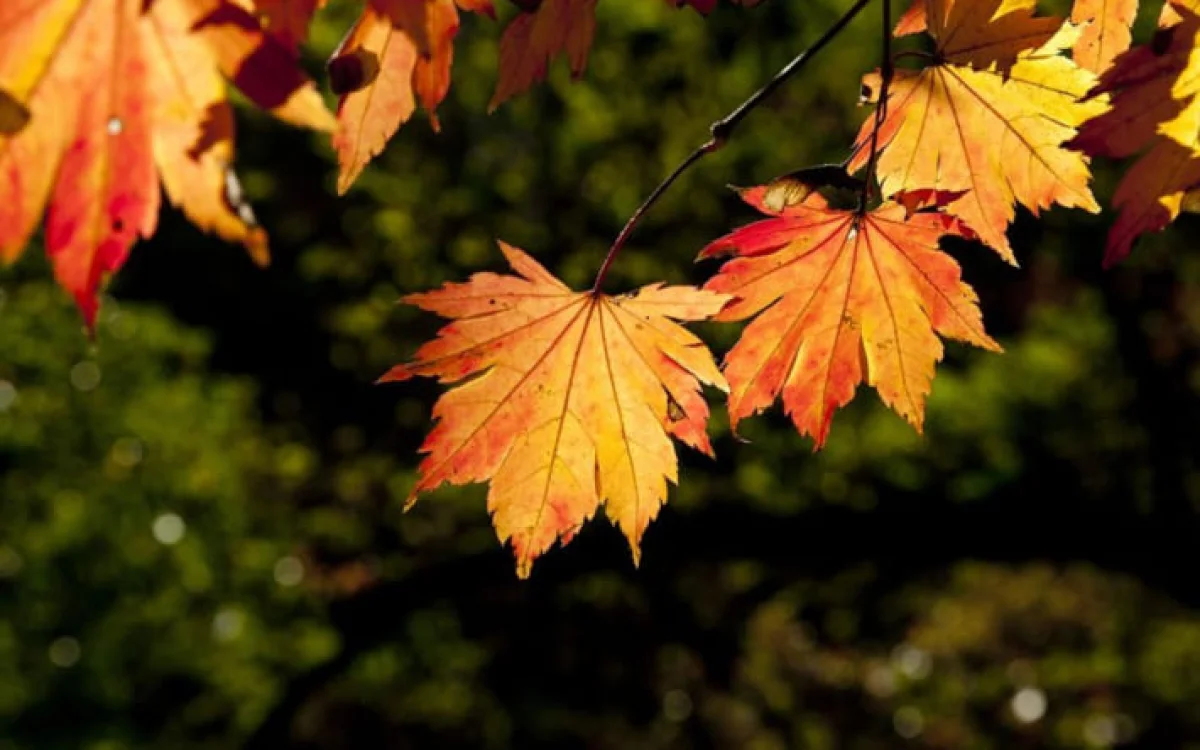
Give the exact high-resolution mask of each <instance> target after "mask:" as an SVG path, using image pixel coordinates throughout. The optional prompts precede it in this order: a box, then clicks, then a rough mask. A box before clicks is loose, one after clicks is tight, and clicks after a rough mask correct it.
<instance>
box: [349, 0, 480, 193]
mask: <svg viewBox="0 0 1200 750" xmlns="http://www.w3.org/2000/svg"><path fill="white" fill-rule="evenodd" d="M459 7H461V8H462V9H464V10H474V11H477V12H481V13H485V14H487V15H492V13H493V11H492V6H491V3H490V2H488V1H487V0H470V1H469V2H468V1H466V0H462V1H460V2H459ZM457 33H458V10H457V9H456V7H455V3H454V0H371V3H370V4H369V5H368V6H367V7H366V8H365V9H364V10H363V13H362V16H361V17H360V18H359V19H358V22H357V23H356V24H355V25H354V27H353V28H352V29H351V30H350V33H349V34H348V35H347V36H346V38H345V39H344V40H343V41H342V43H341V45H339V47H338V50H337V51H336V52H335V53H334V56H333V58H332V59H331V60H330V61H329V73H330V79H331V80H332V82H333V87H334V91H335V92H336V93H337V94H339V96H340V98H339V100H338V128H337V132H336V133H335V134H334V137H333V147H334V150H335V151H337V155H338V165H339V170H338V183H337V187H338V193H345V192H346V191H347V190H349V189H350V185H351V184H353V182H354V180H355V179H357V178H358V175H359V174H361V173H362V170H363V168H364V167H365V166H366V165H367V163H368V162H369V161H370V160H371V159H373V158H374V157H375V156H377V155H378V154H379V153H380V152H381V151H382V150H383V148H384V146H386V145H387V142H388V140H389V139H390V138H391V137H392V136H393V135H395V133H396V131H397V130H399V128H400V126H401V125H403V124H404V123H405V122H407V121H408V120H409V118H411V117H412V115H413V113H414V112H415V111H416V108H417V103H418V102H419V103H420V105H421V106H422V107H424V108H425V109H426V110H427V111H428V112H429V113H430V119H431V123H432V125H433V127H434V129H437V127H438V122H437V117H436V115H435V114H434V111H435V110H436V109H437V106H438V105H439V104H440V103H441V102H442V100H443V99H444V98H445V97H446V93H447V91H449V89H450V65H451V62H452V61H453V59H454V37H455V35H456V34H457Z"/></svg>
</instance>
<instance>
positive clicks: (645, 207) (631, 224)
mask: <svg viewBox="0 0 1200 750" xmlns="http://www.w3.org/2000/svg"><path fill="white" fill-rule="evenodd" d="M870 2H871V0H856V2H855V3H854V5H852V6H850V9H849V10H847V11H846V12H845V13H844V14H842V17H841V18H839V19H838V20H837V21H834V23H833V25H832V26H830V27H829V28H828V29H826V30H825V33H824V34H822V35H821V36H820V38H818V39H817V41H815V42H813V43H812V45H810V46H809V47H808V49H806V50H804V51H803V52H801V53H800V54H798V55H796V56H795V57H794V58H792V60H791V62H789V63H788V64H787V65H784V66H783V67H782V68H781V69H780V70H779V72H778V73H776V74H775V75H774V77H772V78H771V80H769V81H767V83H766V84H765V85H763V87H762V88H760V89H759V90H758V91H755V92H754V93H753V94H751V95H750V98H749V99H747V100H746V101H744V102H742V103H741V104H739V105H738V106H737V107H736V108H735V109H734V110H733V111H732V112H730V113H729V114H727V115H725V116H724V117H722V118H721V119H720V120H717V121H716V122H714V123H713V124H712V125H710V126H709V128H708V130H709V133H710V134H711V137H710V138H709V139H708V141H707V142H705V143H704V144H702V145H700V146H697V147H696V149H695V150H694V151H692V153H690V154H688V156H687V158H685V159H684V160H683V161H682V162H680V163H679V166H677V167H675V169H674V170H672V171H671V174H669V175H667V178H666V179H665V180H663V181H662V182H660V183H659V184H658V187H656V188H654V190H653V191H651V193H650V195H649V196H648V197H647V198H646V200H644V201H642V205H640V206H638V207H637V210H636V211H634V212H633V215H632V216H630V217H629V221H627V222H625V226H624V227H623V228H622V229H621V233H620V234H618V235H617V238H616V239H615V240H613V244H612V247H610V248H609V249H608V255H606V256H605V257H604V263H602V264H601V265H600V270H599V271H597V272H596V282H595V284H593V285H592V292H593V293H599V291H600V287H601V285H602V284H603V283H604V278H605V276H607V275H608V269H609V268H610V267H611V266H612V264H613V261H614V260H615V259H616V257H617V254H618V253H619V252H621V248H622V247H624V246H625V242H626V241H627V240H628V239H629V235H631V234H633V230H634V229H635V228H636V227H637V225H638V224H639V223H640V222H641V220H642V217H643V216H644V215H645V214H646V212H647V211H649V210H650V207H651V206H653V205H654V204H655V203H656V202H658V199H659V198H661V197H662V195H663V193H665V192H667V188H669V187H671V185H672V184H674V182H675V181H676V180H678V179H679V177H680V176H681V175H682V174H683V173H684V172H686V171H687V170H688V169H689V168H690V167H691V166H692V165H693V164H695V163H696V162H698V161H700V159H701V158H703V157H705V156H707V155H708V154H711V153H714V152H716V151H719V150H721V148H722V147H723V146H724V145H725V144H726V143H727V142H728V141H729V138H730V137H731V136H732V135H733V131H734V130H735V129H736V128H737V126H738V124H739V123H741V121H742V120H744V119H745V118H746V116H747V115H749V114H750V112H752V111H753V110H754V109H755V108H756V107H758V105H759V104H762V102H763V100H765V99H766V98H767V97H768V96H770V95H771V94H773V93H774V92H775V89H777V88H779V87H780V86H782V85H783V84H784V83H785V82H786V81H787V80H788V79H789V78H791V77H792V76H793V75H795V74H796V73H797V72H799V71H800V69H801V68H803V67H804V66H805V64H807V63H808V61H809V60H811V59H812V58H813V56H815V55H816V54H817V53H818V52H820V51H821V50H822V49H824V48H825V47H826V46H827V45H828V44H829V43H830V42H832V41H833V40H834V38H836V37H837V35H838V34H840V33H841V32H842V30H843V29H844V28H846V26H848V25H849V24H850V22H851V21H853V20H854V18H855V16H857V15H858V14H859V12H860V11H861V10H862V9H863V8H865V7H866V6H867V5H868V4H869V3H870ZM886 4H887V3H885V5H886ZM885 13H886V11H885ZM890 33H891V28H890V24H888V28H886V29H885V36H887V37H888V39H889V40H890ZM890 64H891V63H890V61H888V62H885V65H890ZM885 85H886V84H885Z"/></svg>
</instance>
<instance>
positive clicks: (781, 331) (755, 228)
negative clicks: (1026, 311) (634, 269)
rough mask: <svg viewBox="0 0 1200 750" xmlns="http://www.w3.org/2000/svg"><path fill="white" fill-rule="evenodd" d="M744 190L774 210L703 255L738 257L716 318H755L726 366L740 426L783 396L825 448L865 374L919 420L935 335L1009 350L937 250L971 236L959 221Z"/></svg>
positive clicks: (723, 273)
mask: <svg viewBox="0 0 1200 750" xmlns="http://www.w3.org/2000/svg"><path fill="white" fill-rule="evenodd" d="M741 195H742V198H743V199H744V200H746V202H747V203H749V204H750V205H752V206H754V207H755V208H757V209H758V210H759V211H762V212H763V213H765V214H769V215H770V216H772V218H770V219H765V220H762V221H758V222H756V223H753V224H750V225H749V226H745V227H742V228H741V229H738V230H736V231H734V232H732V233H731V234H728V235H726V236H724V237H722V238H720V239H718V240H716V241H715V242H713V243H712V244H711V245H709V246H708V247H707V248H705V249H704V251H703V252H702V253H701V257H702V258H709V257H714V256H720V255H725V254H732V255H734V256H735V257H734V258H733V259H732V260H729V261H727V262H726V263H725V264H724V265H723V266H722V267H721V269H720V271H719V272H718V273H717V275H716V276H714V277H713V278H712V279H711V280H710V281H709V282H708V283H707V284H705V286H704V288H705V289H708V290H710V291H713V292H719V293H723V294H732V295H734V300H733V301H732V302H731V303H729V305H728V306H726V307H725V308H724V309H723V310H722V311H721V312H720V313H719V314H718V315H717V316H716V319H717V320H745V319H747V318H754V320H753V321H751V323H750V324H749V325H747V326H746V329H745V330H744V331H743V332H742V335H741V338H740V339H739V340H738V342H737V344H736V345H735V346H734V347H733V349H731V350H730V351H729V353H728V354H727V355H726V357H725V363H724V367H723V369H724V372H725V376H726V377H727V378H728V379H729V386H730V393H729V419H730V423H731V424H732V425H733V426H734V428H735V429H736V427H737V424H738V423H739V422H740V421H741V420H742V419H744V418H746V417H748V416H751V415H753V414H755V413H757V412H759V411H762V410H763V409H765V408H766V407H768V406H770V405H771V404H772V403H773V402H774V401H775V400H776V399H777V398H779V397H780V396H782V399H783V405H784V408H785V410H786V412H787V414H788V415H789V416H790V417H791V419H792V421H793V423H794V424H795V425H796V429H797V430H798V431H799V432H800V434H802V435H810V436H812V438H813V440H814V441H815V447H817V448H819V447H821V446H822V445H823V444H824V443H825V439H826V437H827V436H828V434H829V426H830V423H831V420H832V419H833V413H834V411H835V410H837V409H838V408H839V407H842V406H845V405H846V404H847V403H849V402H850V400H851V399H852V398H853V397H854V392H855V389H856V388H857V387H858V385H859V383H862V382H864V381H865V382H866V383H867V384H869V385H871V386H872V387H874V388H875V389H876V390H877V391H878V392H879V395H880V397H881V398H882V399H883V401H884V403H886V404H887V405H888V406H890V407H891V408H892V409H894V410H895V411H896V412H897V413H899V414H900V415H901V416H902V417H904V418H905V419H906V420H908V421H909V423H911V424H912V425H913V426H914V427H916V428H917V429H918V430H920V429H921V424H922V418H923V415H924V411H925V398H926V396H927V395H928V394H929V391H930V386H931V383H932V381H933V374H934V365H935V364H936V363H937V362H938V361H940V360H941V358H942V343H941V341H940V340H939V339H938V336H937V335H936V334H941V335H942V336H947V337H950V338H954V339H958V340H960V341H966V342H968V343H971V344H974V345H975V346H979V347H982V348H985V349H990V350H993V351H999V349H1000V347H999V345H997V344H996V342H995V341H993V340H992V339H991V338H990V337H989V336H988V335H987V333H985V332H984V329H983V321H982V318H981V316H980V312H979V307H978V301H977V298H976V296H975V293H974V291H972V290H971V288H970V287H969V286H967V285H966V284H964V283H963V282H962V280H961V273H960V270H959V267H958V264H957V263H955V262H954V260H953V259H952V258H951V257H950V256H949V255H946V254H945V253H943V252H942V251H941V250H939V249H938V240H939V239H940V238H942V237H944V236H971V235H970V232H969V230H967V229H965V228H964V227H963V225H962V223H961V222H959V221H958V220H956V219H954V218H953V217H950V216H947V215H945V214H941V213H915V214H912V215H911V216H909V217H908V218H906V215H907V213H908V210H907V209H906V208H905V207H904V206H901V205H898V204H895V203H885V204H884V205H882V206H881V207H879V208H878V209H876V210H875V211H872V212H869V213H863V214H860V213H859V212H857V211H853V210H851V211H845V210H839V209H832V208H828V207H826V206H824V205H823V203H824V202H823V201H820V200H817V201H813V200H811V199H810V200H807V201H806V202H805V203H797V204H792V205H789V206H787V207H786V208H782V209H780V208H778V206H771V205H768V204H767V203H766V198H767V197H768V196H769V195H770V193H769V192H766V191H756V190H746V191H742V193H741Z"/></svg>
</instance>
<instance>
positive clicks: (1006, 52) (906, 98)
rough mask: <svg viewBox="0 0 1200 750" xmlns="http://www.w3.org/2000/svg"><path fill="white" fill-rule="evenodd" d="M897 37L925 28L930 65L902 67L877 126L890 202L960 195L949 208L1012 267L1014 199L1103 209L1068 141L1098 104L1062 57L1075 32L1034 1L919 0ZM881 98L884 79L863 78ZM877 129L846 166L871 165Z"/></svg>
mask: <svg viewBox="0 0 1200 750" xmlns="http://www.w3.org/2000/svg"><path fill="white" fill-rule="evenodd" d="M918 3H919V4H918V5H917V6H915V8H914V9H913V10H910V11H909V13H907V14H906V15H905V16H904V18H903V19H902V20H901V23H900V26H899V30H900V31H901V32H902V33H914V32H916V31H920V30H927V31H928V32H929V34H930V36H932V37H933V39H934V41H935V42H936V45H937V49H936V52H935V55H934V60H935V64H933V65H930V66H929V67H926V68H924V69H923V70H920V71H916V72H914V71H908V70H898V71H896V76H895V79H894V80H893V81H892V83H891V86H890V87H889V90H888V101H887V103H886V107H887V111H886V117H885V119H884V122H883V124H882V126H881V127H880V131H879V144H880V147H881V149H882V153H881V155H880V156H879V160H878V164H877V174H878V178H879V181H880V185H881V187H882V190H883V193H884V195H886V196H891V195H895V194H896V193H899V192H904V191H910V190H917V189H933V190H937V191H944V192H959V191H961V192H962V193H963V195H962V197H961V198H959V199H958V200H956V201H954V202H952V203H950V204H949V205H948V206H947V207H946V211H947V212H948V213H950V214H952V215H954V216H957V217H959V218H961V219H962V220H963V221H965V222H966V223H967V225H968V226H970V227H971V228H972V229H973V230H974V231H975V232H976V233H977V234H978V235H979V237H980V239H981V240H982V241H983V242H984V243H985V244H987V245H989V246H991V247H992V248H994V249H995V250H996V251H997V252H998V253H999V254H1000V255H1001V257H1003V258H1004V259H1005V260H1007V261H1008V262H1010V263H1015V260H1014V258H1013V254H1012V248H1011V247H1010V246H1009V243H1008V238H1007V237H1006V236H1005V230H1006V228H1007V227H1008V224H1009V223H1010V222H1011V221H1012V219H1013V216H1014V206H1013V204H1014V202H1020V203H1021V204H1023V205H1024V206H1026V207H1027V208H1029V209H1030V210H1031V211H1033V212H1034V213H1035V214H1036V213H1038V212H1039V210H1040V209H1044V208H1048V207H1050V206H1051V205H1053V204H1058V205H1062V206H1066V207H1077V208H1082V209H1085V210H1087V211H1091V212H1093V213H1095V212H1098V211H1099V210H1100V207H1099V205H1097V203H1096V200H1095V198H1093V197H1092V193H1091V190H1090V189H1089V187H1088V181H1089V179H1090V177H1091V174H1090V172H1089V170H1088V160H1087V157H1086V156H1084V155H1083V154H1080V153H1078V152H1073V151H1070V150H1068V149H1066V148H1065V147H1064V146H1063V144H1064V143H1065V142H1066V141H1068V140H1070V139H1071V138H1072V137H1073V136H1074V135H1075V133H1076V128H1077V127H1078V126H1079V125H1080V124H1081V123H1082V122H1084V121H1085V120H1087V119H1088V118H1089V117H1093V116H1095V115H1097V114H1099V113H1100V112H1102V111H1103V110H1104V109H1105V108H1106V107H1107V102H1106V101H1105V99H1104V98H1103V97H1101V98H1094V99H1090V100H1086V101H1081V99H1082V98H1083V97H1084V95H1085V94H1086V93H1087V92H1088V91H1089V90H1090V89H1091V88H1092V86H1093V85H1094V83H1095V80H1096V79H1095V76H1094V75H1093V74H1092V73H1091V72H1089V71H1087V70H1085V69H1084V68H1081V67H1079V66H1078V65H1076V64H1075V63H1074V62H1072V61H1071V60H1069V59H1067V58H1065V57H1063V56H1062V55H1061V54H1060V52H1061V51H1062V50H1065V49H1067V48H1069V47H1070V46H1071V45H1072V44H1073V43H1074V40H1075V37H1076V36H1077V35H1078V29H1075V28H1074V27H1072V26H1070V25H1069V24H1063V23H1062V22H1061V21H1060V20H1059V19H1052V18H1035V17H1033V15H1032V13H1033V5H1034V3H1033V0H1007V1H1006V2H1004V3H1003V4H1001V2H1000V0H973V1H968V0H960V1H959V2H954V0H929V2H928V3H924V2H922V0H918ZM864 87H865V89H866V90H867V91H868V92H870V94H869V98H871V99H874V98H876V97H877V96H878V93H879V89H880V79H879V74H878V73H875V74H872V75H870V76H867V78H866V79H864ZM874 126H875V118H874V116H872V117H868V118H867V121H866V122H865V123H864V124H863V127H862V129H861V130H860V132H859V136H858V144H857V147H858V151H857V153H856V155H855V157H854V158H853V159H852V161H851V163H850V168H851V170H857V169H860V168H862V167H863V166H865V165H866V163H867V161H868V160H869V158H870V148H869V144H870V141H871V133H872V130H873V129H874Z"/></svg>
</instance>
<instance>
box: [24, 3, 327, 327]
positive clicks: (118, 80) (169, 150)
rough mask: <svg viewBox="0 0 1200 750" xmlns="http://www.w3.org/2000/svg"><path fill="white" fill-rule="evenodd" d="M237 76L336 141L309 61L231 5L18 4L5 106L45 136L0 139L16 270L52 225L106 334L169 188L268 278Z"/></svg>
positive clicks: (90, 314)
mask: <svg viewBox="0 0 1200 750" xmlns="http://www.w3.org/2000/svg"><path fill="white" fill-rule="evenodd" d="M221 72H224V74H225V75H226V76H227V77H229V78H232V79H233V80H234V81H235V82H236V83H238V84H239V86H240V88H241V89H242V90H243V91H244V92H245V93H246V94H247V96H249V97H250V98H251V99H252V100H254V101H255V102H256V103H258V104H260V105H261V106H263V107H264V108H267V109H269V110H271V111H272V112H273V113H274V114H275V115H277V116H278V117H281V118H283V119H286V120H289V121H291V122H293V123H296V124H301V125H308V126H312V127H317V128H329V127H330V126H331V125H332V120H331V118H330V116H329V114H328V112H326V111H325V109H324V107H323V105H322V104H321V100H320V96H319V95H318V94H317V92H316V90H315V88H313V87H312V86H311V84H310V83H308V82H307V79H305V78H304V76H303V74H302V73H301V72H300V70H299V69H298V68H297V67H296V64H295V58H294V56H293V55H292V54H291V53H289V52H288V51H287V50H286V49H285V48H284V47H283V46H282V45H280V44H279V43H278V42H274V41H273V40H271V39H270V38H268V37H266V36H265V35H264V34H263V33H262V31H261V29H260V28H259V27H258V26H257V22H256V21H255V19H254V17H253V16H251V15H250V14H249V13H248V12H247V11H246V10H245V9H243V8H241V7H240V6H238V5H234V4H232V3H231V2H228V0H155V2H153V3H150V4H147V3H146V2H145V0H6V2H5V3H4V4H3V6H2V7H0V90H4V91H6V92H7V97H6V100H7V101H10V102H15V103H16V104H17V105H19V106H20V107H21V108H23V109H24V110H26V111H27V112H28V113H29V115H30V116H31V118H32V122H30V123H29V124H26V125H24V126H23V127H18V128H12V130H14V131H15V132H14V133H13V134H12V135H9V136H0V259H3V260H5V261H12V260H14V259H15V258H16V257H17V255H18V254H19V253H20V252H21V251H22V250H23V248H24V247H25V245H26V244H27V242H28V240H29V237H30V235H31V234H32V232H33V230H34V229H35V227H36V225H37V222H38V220H39V218H40V217H41V216H42V214H43V212H44V213H45V216H46V231H45V239H46V252H47V254H48V255H49V256H50V258H51V261H52V263H53V266H54V272H55V276H56V277H57V278H58V280H59V283H60V284H62V286H63V287H64V288H66V289H67V290H68V291H70V292H71V294H72V295H73V296H74V297H75V300H76V302H77V303H78V305H79V308H80V310H81V312H82V313H83V316H84V318H85V320H86V321H87V323H88V325H89V326H91V325H92V323H93V321H94V318H95V313H96V305H97V300H96V292H97V288H98V287H99V285H100V283H101V281H102V280H103V278H104V277H105V276H106V275H107V274H109V273H112V272H114V271H116V270H117V269H118V268H120V266H121V265H122V264H123V263H124V262H125V259H126V257H127V255H128V253H129V249H130V247H131V246H132V245H133V243H134V242H135V241H136V239H137V238H139V237H149V236H150V235H151V234H152V233H153V232H154V230H155V227H156V224H157V217H158V209H159V202H160V191H159V183H160V179H161V183H162V185H163V186H164V187H165V188H166V192H167V195H168V197H169V199H170V200H171V201H172V202H173V203H175V204H177V205H179V206H180V208H181V209H182V210H183V212H184V213H185V214H186V215H187V216H188V217H189V218H190V219H191V220H192V221H193V222H195V223H196V224H198V225H199V226H201V227H202V228H204V229H207V230H210V231H214V232H216V233H218V234H219V235H221V236H223V237H225V238H227V239H231V240H235V241H240V242H243V243H244V244H246V246H247V247H248V249H249V250H250V251H251V254H252V256H254V257H255V258H256V259H257V260H258V261H260V262H264V261H265V258H266V252H267V251H266V241H265V235H264V234H263V232H262V230H261V229H259V228H258V227H257V226H256V225H255V224H254V222H253V214H252V213H251V212H250V210H249V207H248V206H247V205H246V204H245V202H244V200H242V198H241V195H240V187H239V185H238V183H237V178H236V176H234V174H233V172H232V171H231V161H232V152H233V119H232V115H231V113H230V111H229V105H228V102H227V100H226V94H225V85H224V82H223V81H222V79H221V77H220V75H221Z"/></svg>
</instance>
